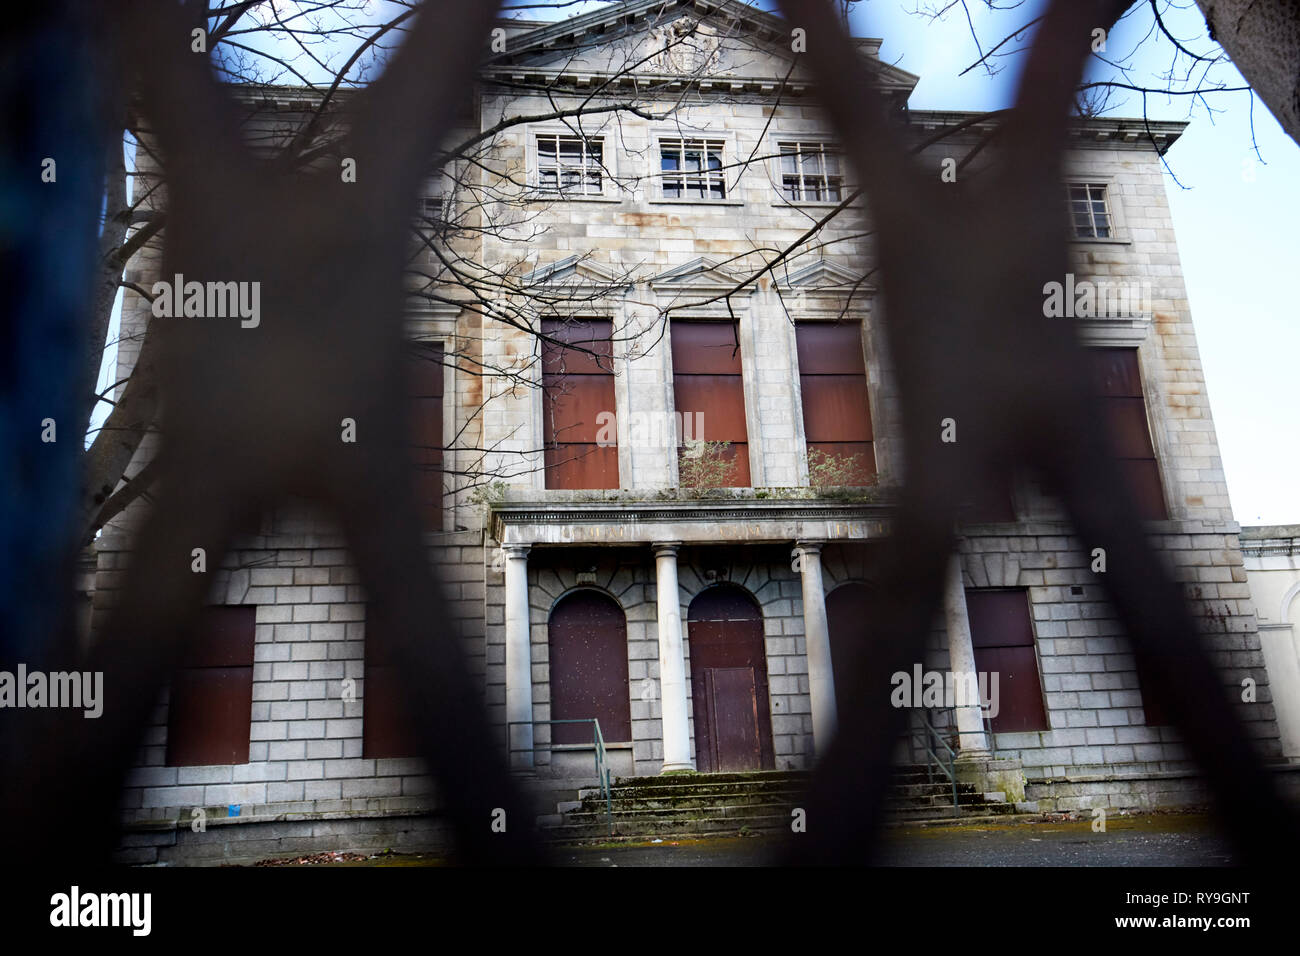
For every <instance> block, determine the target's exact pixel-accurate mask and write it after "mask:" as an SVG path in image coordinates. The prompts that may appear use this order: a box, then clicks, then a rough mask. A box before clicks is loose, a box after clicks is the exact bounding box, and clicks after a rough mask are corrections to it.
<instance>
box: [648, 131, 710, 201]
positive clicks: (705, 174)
mask: <svg viewBox="0 0 1300 956" xmlns="http://www.w3.org/2000/svg"><path fill="white" fill-rule="evenodd" d="M722 152H723V141H722V140H720V139H661V140H660V141H659V168H660V170H661V171H662V174H663V183H662V185H663V198H665V199H726V198H727V184H726V182H725V180H724V178H723V173H722Z"/></svg>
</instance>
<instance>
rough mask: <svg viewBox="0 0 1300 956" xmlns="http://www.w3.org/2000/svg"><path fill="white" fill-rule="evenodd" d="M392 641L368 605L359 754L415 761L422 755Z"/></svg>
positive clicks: (374, 608)
mask: <svg viewBox="0 0 1300 956" xmlns="http://www.w3.org/2000/svg"><path fill="white" fill-rule="evenodd" d="M392 640H393V639H392V635H391V632H390V629H389V628H388V627H387V626H386V625H385V624H384V621H383V615H382V614H381V613H380V612H379V611H378V610H377V609H376V607H375V605H373V604H372V605H369V606H368V607H367V608H366V635H365V655H366V664H365V668H366V669H365V683H364V685H363V686H362V697H361V705H362V717H361V738H362V739H361V754H362V756H364V757H416V756H420V754H421V749H420V743H419V737H418V736H417V735H416V731H415V724H414V721H413V719H412V717H411V715H410V709H409V707H408V706H407V703H406V694H407V690H406V686H405V684H404V683H403V682H402V671H401V666H400V663H399V661H398V659H397V657H396V655H395V653H394V650H393V646H392Z"/></svg>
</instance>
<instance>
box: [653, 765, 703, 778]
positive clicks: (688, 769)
mask: <svg viewBox="0 0 1300 956" xmlns="http://www.w3.org/2000/svg"><path fill="white" fill-rule="evenodd" d="M697 772H698V771H696V769H695V765H694V764H689V763H666V764H664V765H663V769H661V770H660V771H659V773H660V775H663V774H665V773H697Z"/></svg>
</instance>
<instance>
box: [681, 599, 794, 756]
mask: <svg viewBox="0 0 1300 956" xmlns="http://www.w3.org/2000/svg"><path fill="white" fill-rule="evenodd" d="M687 637H688V639H689V641H690V648H691V700H692V704H693V708H694V711H695V764H696V767H698V768H699V769H700V770H701V771H703V772H706V773H721V772H726V771H738V770H767V769H771V768H772V767H773V766H774V765H775V764H774V760H773V755H772V715H771V712H770V711H769V709H768V699H767V655H766V654H765V653H764V649H763V614H762V612H761V611H760V610H759V608H758V605H757V604H755V603H754V599H753V598H752V597H750V596H749V593H748V592H747V591H745V590H744V589H742V588H739V587H736V586H734V585H729V584H724V585H718V586H717V587H712V588H708V589H707V590H705V591H701V592H700V593H699V594H698V595H696V597H695V600H693V601H692V602H691V606H690V610H689V611H688V612H687Z"/></svg>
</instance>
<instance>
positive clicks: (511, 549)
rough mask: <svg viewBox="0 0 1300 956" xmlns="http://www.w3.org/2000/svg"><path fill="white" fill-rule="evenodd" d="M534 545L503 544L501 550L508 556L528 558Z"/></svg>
mask: <svg viewBox="0 0 1300 956" xmlns="http://www.w3.org/2000/svg"><path fill="white" fill-rule="evenodd" d="M532 547H533V546H532V545H531V544H503V545H501V550H502V551H503V552H504V553H505V555H506V557H508V558H526V557H528V552H529V551H531V550H532Z"/></svg>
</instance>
